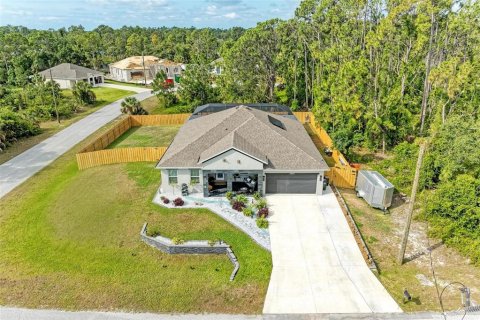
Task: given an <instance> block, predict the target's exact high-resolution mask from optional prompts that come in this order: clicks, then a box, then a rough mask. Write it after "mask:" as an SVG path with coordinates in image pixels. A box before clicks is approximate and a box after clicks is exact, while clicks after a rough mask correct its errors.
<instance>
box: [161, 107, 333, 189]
mask: <svg viewBox="0 0 480 320" xmlns="http://www.w3.org/2000/svg"><path fill="white" fill-rule="evenodd" d="M256 106H258V107H256ZM260 107H261V106H260V104H256V105H252V106H251V107H250V106H244V105H237V106H233V107H229V108H219V109H218V110H219V111H217V112H210V113H205V114H204V115H202V116H197V117H192V118H190V119H189V120H188V121H187V122H186V123H185V124H184V125H183V126H182V128H180V130H179V132H178V134H177V135H176V136H175V138H174V140H173V141H172V143H171V144H170V146H169V147H168V149H167V151H166V152H165V154H164V155H163V156H162V158H161V159H160V161H159V162H158V164H157V168H158V169H160V170H161V176H162V182H161V186H160V191H161V192H165V193H172V192H173V193H176V192H179V191H180V189H181V185H182V184H184V183H185V184H187V185H188V186H189V189H190V192H197V193H203V195H204V196H212V195H218V194H223V193H225V192H226V191H234V192H242V193H253V192H257V191H258V192H259V193H260V194H262V195H263V194H272V193H300V194H309V193H310V194H321V193H322V190H323V179H324V176H325V171H328V170H329V167H328V165H327V164H326V163H325V161H324V159H323V158H322V156H321V154H320V153H319V152H318V150H317V148H316V147H315V145H314V144H313V142H312V140H311V138H310V136H309V135H308V133H307V132H306V130H305V128H304V127H303V125H302V123H300V122H299V121H298V120H297V119H295V118H291V117H290V115H291V112H290V115H288V114H286V115H281V114H276V113H273V112H267V111H262V108H260ZM267 109H268V108H267ZM203 110H205V108H204V109H203ZM194 114H195V113H194Z"/></svg>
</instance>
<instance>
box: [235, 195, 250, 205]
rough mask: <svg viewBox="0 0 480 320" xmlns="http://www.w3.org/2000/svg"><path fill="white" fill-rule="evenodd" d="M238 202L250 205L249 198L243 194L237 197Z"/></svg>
mask: <svg viewBox="0 0 480 320" xmlns="http://www.w3.org/2000/svg"><path fill="white" fill-rule="evenodd" d="M236 200H237V201H240V202H242V203H244V204H247V203H248V198H247V196H246V195H243V194H240V195H238V196H237V197H236Z"/></svg>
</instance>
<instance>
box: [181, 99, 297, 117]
mask: <svg viewBox="0 0 480 320" xmlns="http://www.w3.org/2000/svg"><path fill="white" fill-rule="evenodd" d="M238 106H247V107H250V108H252V109H256V110H260V111H265V112H270V113H273V114H277V115H281V116H284V117H286V118H290V119H296V118H295V115H294V114H293V113H292V110H290V108H289V107H287V106H284V105H282V104H277V103H207V104H204V105H202V106H198V107H197V108H196V109H195V111H193V113H192V116H191V117H190V119H195V118H199V117H201V116H205V115H207V114H211V113H215V112H219V111H223V110H227V109H230V108H234V107H238Z"/></svg>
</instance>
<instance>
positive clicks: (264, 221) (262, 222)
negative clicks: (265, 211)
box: [256, 218, 268, 229]
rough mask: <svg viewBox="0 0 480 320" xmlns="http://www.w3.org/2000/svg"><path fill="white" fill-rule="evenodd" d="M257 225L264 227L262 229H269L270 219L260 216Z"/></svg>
mask: <svg viewBox="0 0 480 320" xmlns="http://www.w3.org/2000/svg"><path fill="white" fill-rule="evenodd" d="M256 222H257V227H259V228H262V229H267V228H268V220H267V219H265V218H258V219H257V221H256Z"/></svg>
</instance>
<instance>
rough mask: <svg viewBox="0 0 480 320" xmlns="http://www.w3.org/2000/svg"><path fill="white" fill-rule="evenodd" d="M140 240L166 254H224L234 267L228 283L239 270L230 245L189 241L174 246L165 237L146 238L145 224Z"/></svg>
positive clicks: (205, 241)
mask: <svg viewBox="0 0 480 320" xmlns="http://www.w3.org/2000/svg"><path fill="white" fill-rule="evenodd" d="M140 238H141V239H142V241H143V242H145V243H146V244H148V245H150V246H152V247H154V248H157V249H158V250H160V251H162V252H165V253H168V254H226V255H227V257H228V259H229V260H230V262H231V263H232V264H233V267H234V268H233V271H232V273H231V275H230V281H233V279H234V278H235V275H236V274H237V272H238V269H239V268H240V263H239V262H238V260H237V257H236V256H235V254H234V253H233V251H232V249H231V248H230V245H228V244H226V243H225V242H217V243H214V244H211V243H209V241H207V240H191V241H185V242H183V243H180V244H174V243H173V241H172V240H171V239H169V238H166V237H162V236H157V237H150V236H147V223H146V222H145V223H144V224H143V227H142V230H141V231H140Z"/></svg>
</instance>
